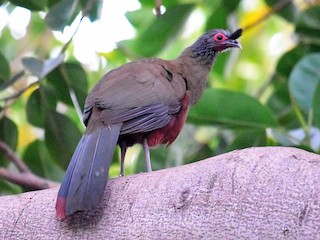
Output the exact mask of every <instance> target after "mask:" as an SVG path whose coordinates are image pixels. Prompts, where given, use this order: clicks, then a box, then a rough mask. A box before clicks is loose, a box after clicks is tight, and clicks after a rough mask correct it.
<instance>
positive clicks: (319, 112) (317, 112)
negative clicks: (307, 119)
mask: <svg viewBox="0 0 320 240" xmlns="http://www.w3.org/2000/svg"><path fill="white" fill-rule="evenodd" d="M312 109H313V119H314V125H315V126H316V127H318V128H320V84H318V87H317V89H316V91H315V93H314V96H313V101H312Z"/></svg>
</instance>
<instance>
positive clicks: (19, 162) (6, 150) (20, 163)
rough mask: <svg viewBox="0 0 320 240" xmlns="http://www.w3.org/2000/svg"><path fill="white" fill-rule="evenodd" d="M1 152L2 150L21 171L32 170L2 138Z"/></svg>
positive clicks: (0, 143)
mask: <svg viewBox="0 0 320 240" xmlns="http://www.w3.org/2000/svg"><path fill="white" fill-rule="evenodd" d="M0 152H2V153H3V154H4V155H5V156H6V157H7V158H8V159H9V160H10V161H11V162H12V163H13V164H14V165H15V166H16V167H17V168H18V170H19V171H20V172H22V173H23V172H30V170H29V168H28V167H27V165H25V164H24V162H23V161H22V160H21V159H20V158H19V157H18V156H17V155H16V153H15V152H14V151H13V150H12V149H11V147H10V146H9V145H8V144H6V143H5V142H3V141H2V140H0Z"/></svg>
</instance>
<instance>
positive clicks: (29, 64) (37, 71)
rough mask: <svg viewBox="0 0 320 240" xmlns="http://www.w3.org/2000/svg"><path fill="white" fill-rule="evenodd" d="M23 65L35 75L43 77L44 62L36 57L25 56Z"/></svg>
mask: <svg viewBox="0 0 320 240" xmlns="http://www.w3.org/2000/svg"><path fill="white" fill-rule="evenodd" d="M22 64H23V66H24V67H25V68H26V69H27V70H28V71H29V72H30V73H31V74H32V75H34V76H36V77H38V78H41V75H42V69H43V65H44V63H43V62H42V61H41V60H39V59H37V58H34V57H25V58H23V59H22Z"/></svg>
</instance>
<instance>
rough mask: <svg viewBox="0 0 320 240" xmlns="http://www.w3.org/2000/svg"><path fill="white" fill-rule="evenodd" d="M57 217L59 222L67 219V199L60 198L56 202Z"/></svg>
mask: <svg viewBox="0 0 320 240" xmlns="http://www.w3.org/2000/svg"><path fill="white" fill-rule="evenodd" d="M56 216H57V218H58V219H59V220H63V219H65V218H66V216H67V214H66V198H64V197H58V198H57V202H56Z"/></svg>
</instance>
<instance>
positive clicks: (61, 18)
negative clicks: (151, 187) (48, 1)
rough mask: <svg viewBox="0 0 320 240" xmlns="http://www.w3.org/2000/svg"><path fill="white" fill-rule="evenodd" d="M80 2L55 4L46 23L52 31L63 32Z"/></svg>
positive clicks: (72, 1) (76, 0)
mask: <svg viewBox="0 0 320 240" xmlns="http://www.w3.org/2000/svg"><path fill="white" fill-rule="evenodd" d="M77 4H78V0H62V1H60V2H58V3H57V4H55V5H54V6H53V7H52V8H51V9H50V10H49V12H48V13H47V15H46V17H45V22H46V24H47V25H48V27H50V28H51V29H52V30H56V31H62V30H63V29H64V27H65V26H66V25H67V22H68V20H69V18H70V17H71V16H72V15H73V13H74V10H75V9H76V6H77Z"/></svg>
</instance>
